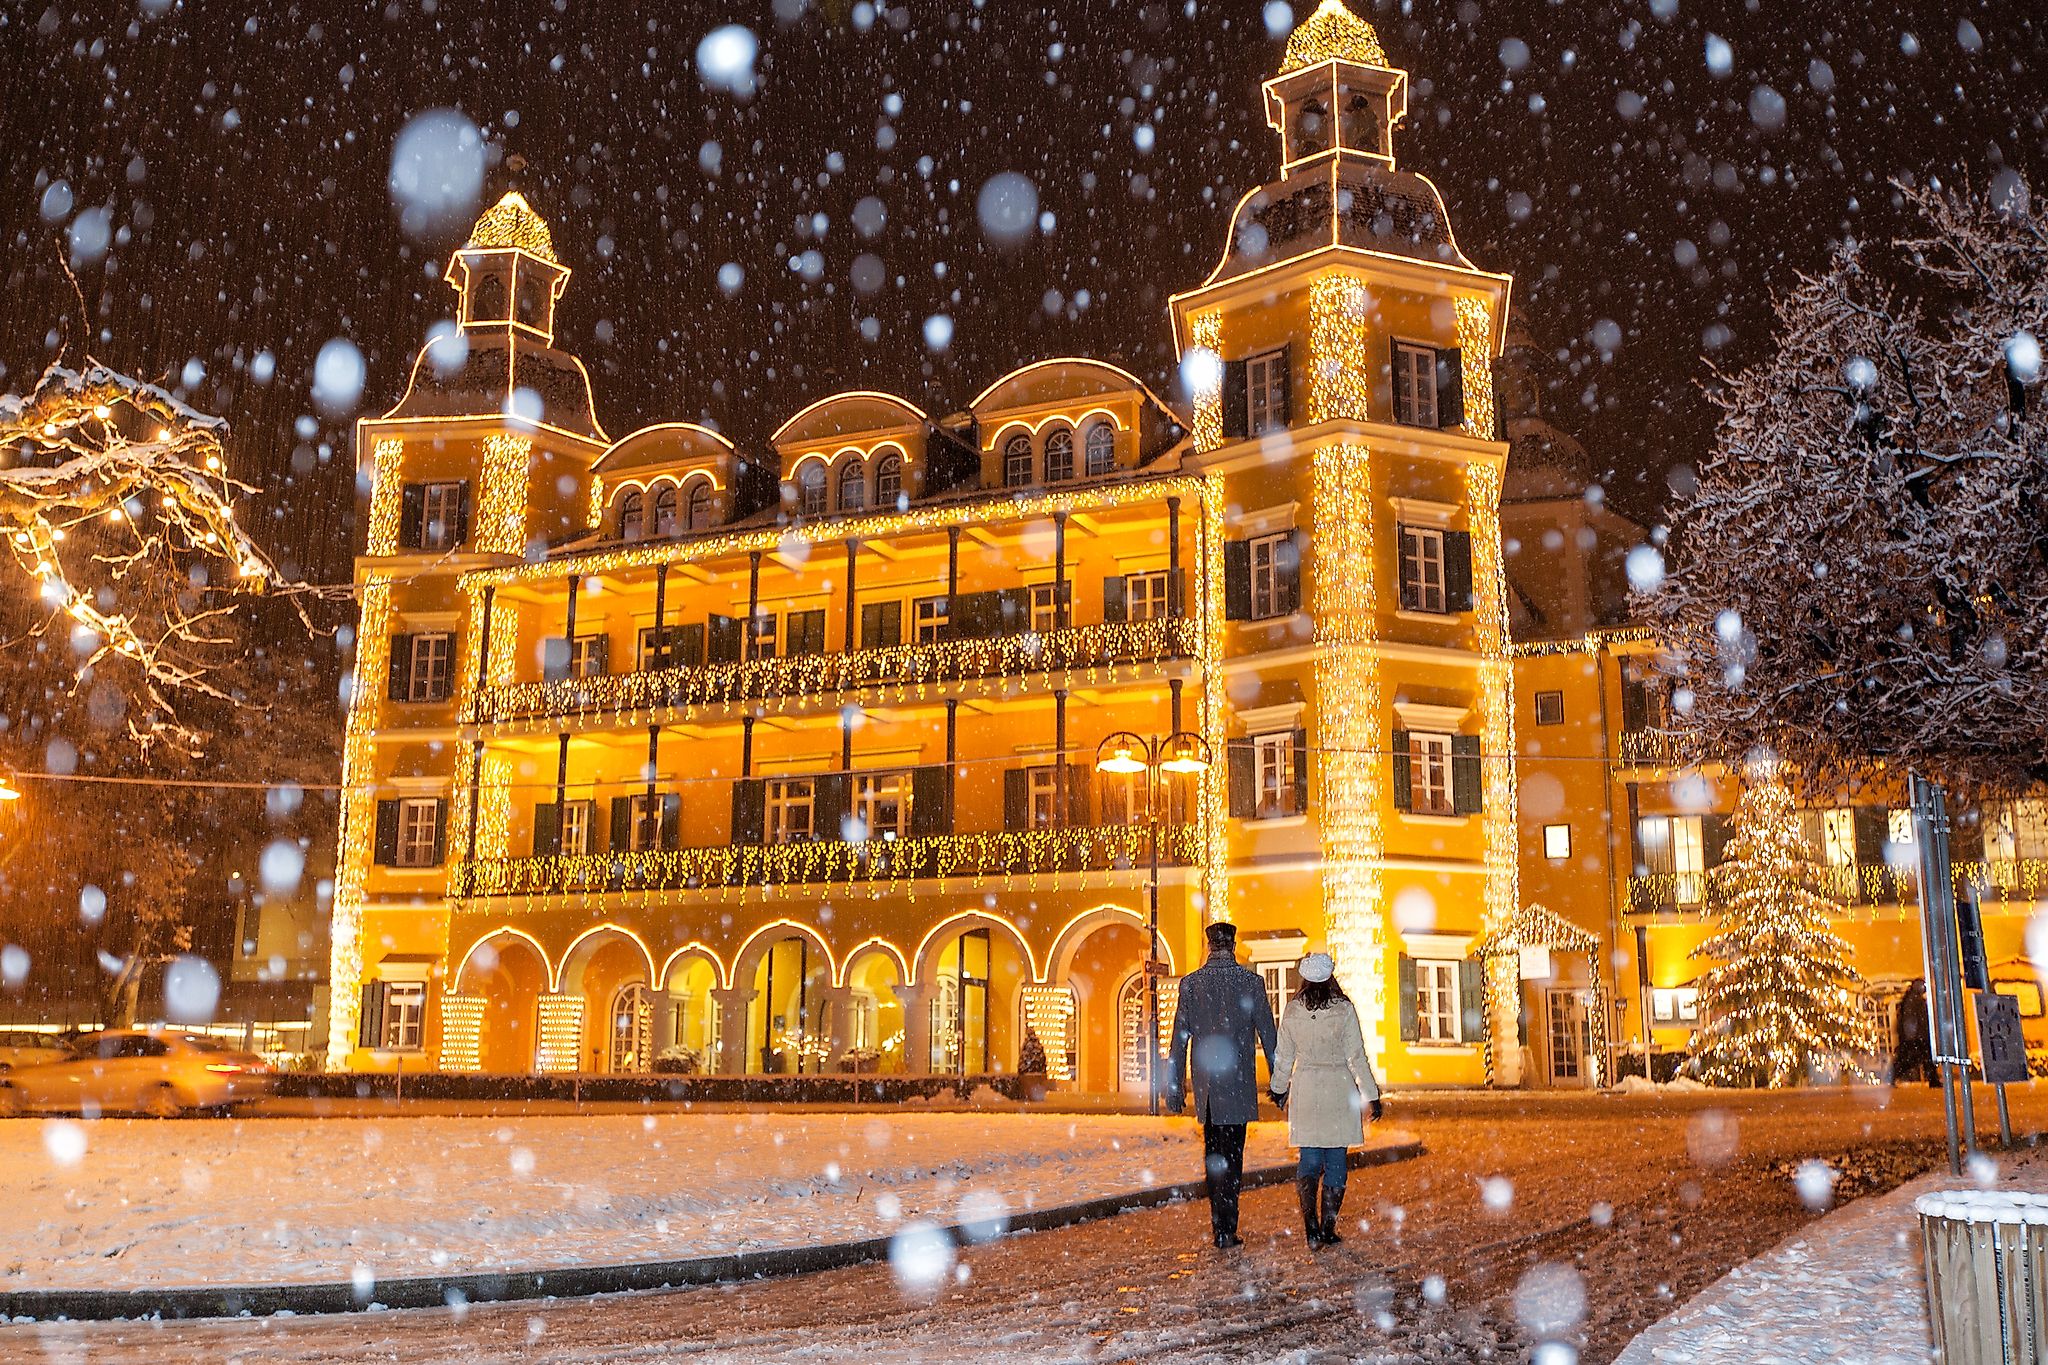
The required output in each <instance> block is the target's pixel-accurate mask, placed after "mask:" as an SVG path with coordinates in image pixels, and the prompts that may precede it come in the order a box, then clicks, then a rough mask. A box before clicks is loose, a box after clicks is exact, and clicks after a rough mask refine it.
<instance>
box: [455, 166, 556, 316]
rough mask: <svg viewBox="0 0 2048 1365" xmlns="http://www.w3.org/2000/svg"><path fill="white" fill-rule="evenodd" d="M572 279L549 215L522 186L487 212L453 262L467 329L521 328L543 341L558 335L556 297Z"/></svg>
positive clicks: (457, 289)
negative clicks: (540, 211)
mask: <svg viewBox="0 0 2048 1365" xmlns="http://www.w3.org/2000/svg"><path fill="white" fill-rule="evenodd" d="M568 282H569V268H568V267H567V266H565V265H563V264H562V263H561V262H559V261H557V260H556V259H555V242H554V237H553V236H552V235H551V234H550V233H549V232H548V225H547V220H545V219H544V218H542V217H541V216H540V215H539V214H538V213H535V212H534V211H533V206H532V205H531V204H528V203H527V202H526V198H525V196H524V195H522V194H520V193H519V192H518V191H517V190H510V191H507V192H506V194H505V197H504V198H502V199H500V200H499V201H498V202H497V203H495V204H493V205H492V206H491V207H490V208H488V209H486V210H485V211H484V215H483V217H481V218H479V219H477V220H476V226H475V227H474V228H473V229H471V231H470V234H469V240H468V241H467V242H465V243H464V244H463V245H461V246H460V247H457V248H456V250H455V256H454V259H452V260H451V261H450V262H449V263H448V283H449V284H450V285H452V286H453V287H454V289H455V291H456V292H457V293H458V294H460V295H461V296H462V314H461V317H462V327H463V330H464V331H477V330H490V331H495V330H497V329H499V328H518V329H519V330H521V331H525V332H528V333H530V334H532V335H534V336H536V337H539V338H540V340H541V342H542V343H543V344H548V343H552V342H553V341H554V339H555V300H556V299H558V298H560V297H561V296H562V288H563V286H564V285H566V284H567V283H568Z"/></svg>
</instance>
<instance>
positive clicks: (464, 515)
mask: <svg viewBox="0 0 2048 1365" xmlns="http://www.w3.org/2000/svg"><path fill="white" fill-rule="evenodd" d="M449 543H450V544H453V545H467V544H468V543H469V480H468V479H464V480H463V481H462V482H461V483H459V484H457V485H456V493H455V536H454V538H453V539H452V540H451V541H450V542H449Z"/></svg>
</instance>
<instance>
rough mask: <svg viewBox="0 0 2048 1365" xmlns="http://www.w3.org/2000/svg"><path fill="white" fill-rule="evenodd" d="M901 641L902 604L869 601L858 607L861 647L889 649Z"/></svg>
mask: <svg viewBox="0 0 2048 1365" xmlns="http://www.w3.org/2000/svg"><path fill="white" fill-rule="evenodd" d="M902 643H903V604H902V603H901V602H870V603H868V604H867V605H866V606H864V607H862V608H861V609H860V646H861V648H862V649H891V648H894V647H895V646H897V645H900V644H902Z"/></svg>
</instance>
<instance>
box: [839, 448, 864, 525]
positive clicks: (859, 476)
mask: <svg viewBox="0 0 2048 1365" xmlns="http://www.w3.org/2000/svg"><path fill="white" fill-rule="evenodd" d="M867 505H868V470H867V466H866V465H864V464H862V463H861V462H860V460H859V459H858V458H852V457H849V458H848V460H847V461H846V463H845V464H843V465H841V466H839V510H840V511H842V512H857V511H859V510H860V509H861V508H863V507H866V506H867Z"/></svg>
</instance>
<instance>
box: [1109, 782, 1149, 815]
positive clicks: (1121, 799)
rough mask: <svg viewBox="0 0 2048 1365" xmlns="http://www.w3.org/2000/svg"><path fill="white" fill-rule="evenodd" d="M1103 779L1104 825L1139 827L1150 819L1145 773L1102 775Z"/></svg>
mask: <svg viewBox="0 0 2048 1365" xmlns="http://www.w3.org/2000/svg"><path fill="white" fill-rule="evenodd" d="M1101 778H1102V823H1103V824H1105V825H1138V824H1144V823H1145V822H1146V821H1147V820H1148V819H1149V818H1150V812H1148V811H1147V810H1146V809H1145V774H1144V773H1102V774H1101Z"/></svg>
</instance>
